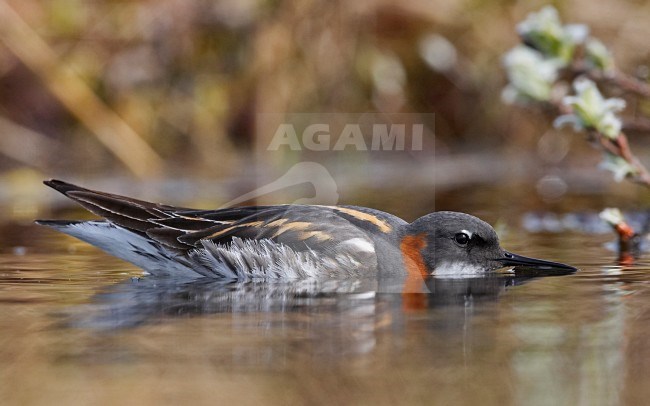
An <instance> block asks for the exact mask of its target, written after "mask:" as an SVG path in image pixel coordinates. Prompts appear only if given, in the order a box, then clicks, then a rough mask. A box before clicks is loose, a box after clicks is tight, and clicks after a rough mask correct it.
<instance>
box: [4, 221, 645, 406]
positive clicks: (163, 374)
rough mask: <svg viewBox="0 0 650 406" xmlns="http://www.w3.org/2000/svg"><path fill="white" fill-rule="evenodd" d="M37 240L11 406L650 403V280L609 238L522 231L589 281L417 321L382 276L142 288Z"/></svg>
mask: <svg viewBox="0 0 650 406" xmlns="http://www.w3.org/2000/svg"><path fill="white" fill-rule="evenodd" d="M7 231H10V230H7ZM21 233H24V234H25V235H27V236H28V237H26V238H24V239H23V240H22V241H21V242H20V243H21V246H23V247H24V249H22V250H15V249H14V248H15V247H11V246H9V245H6V246H4V247H3V251H2V252H3V253H2V255H0V306H1V307H2V309H1V310H0V328H1V331H2V335H1V336H0V337H1V338H0V382H1V383H0V399H2V400H3V404H53V403H55V404H91V403H92V404H94V403H104V404H123V403H124V404H161V403H181V402H182V403H191V402H194V403H200V404H204V403H205V404H207V403H210V404H215V403H217V404H220V403H225V402H231V403H233V404H235V403H236V404H252V403H257V404H287V403H289V404H292V403H293V404H306V403H308V404H312V403H316V404H395V403H400V404H467V403H476V404H528V405H530V404H572V405H573V404H589V405H593V404H618V403H625V404H642V403H643V401H645V399H647V398H648V396H650V389H649V388H648V385H647V384H645V382H647V378H648V377H649V376H650V374H649V373H650V344H649V343H648V339H647V337H648V336H650V327H649V326H650V323H649V321H650V284H649V283H648V281H649V277H648V275H649V274H650V267H648V266H647V264H644V263H642V264H640V265H637V266H635V267H633V268H631V269H625V270H621V269H620V268H618V267H616V266H615V265H614V262H613V261H614V260H613V258H614V257H615V255H614V253H612V252H609V251H607V250H606V249H605V248H603V245H602V244H603V243H604V242H606V241H607V236H592V235H586V234H574V235H551V236H549V235H546V236H540V235H526V234H519V233H518V237H519V238H518V239H517V240H514V239H512V240H509V239H506V241H504V246H506V247H507V248H508V249H512V250H513V251H515V252H521V253H522V254H526V255H530V256H537V257H541V258H550V259H555V260H558V261H562V262H567V263H571V264H574V265H578V266H580V267H583V269H582V270H581V271H580V272H578V273H576V274H574V275H567V276H557V277H544V278H536V279H514V278H508V277H505V278H498V279H489V280H486V281H482V282H481V281H479V282H476V281H475V282H473V283H471V284H467V283H465V282H463V281H441V280H437V281H434V282H435V283H434V284H433V285H429V286H430V288H432V289H433V290H435V294H433V295H427V296H426V297H424V301H423V303H424V304H425V305H424V306H423V308H420V309H417V308H413V307H408V306H404V303H405V298H404V297H403V296H402V295H401V294H399V293H396V292H394V291H392V288H391V286H392V285H391V284H390V283H388V284H385V285H382V287H381V288H378V285H377V283H376V282H374V281H354V282H350V281H347V282H338V283H335V282H332V281H329V282H326V283H314V282H305V283H286V284H282V283H280V284H255V283H248V284H224V283H220V282H215V281H195V282H192V283H183V284H179V283H173V282H169V281H167V282H165V281H155V280H151V279H147V278H143V279H131V278H134V277H137V276H138V275H139V274H140V273H139V271H138V270H137V269H136V268H133V267H131V266H130V265H127V264H124V263H122V262H120V261H118V260H116V259H113V258H110V257H108V256H106V255H104V254H102V253H100V252H98V251H96V250H95V249H93V248H90V247H87V246H85V245H83V244H78V243H76V242H74V241H73V240H72V239H68V238H67V237H58V236H57V237H56V238H54V237H53V236H54V235H55V234H52V233H44V232H43V231H42V230H41V229H36V228H31V227H27V228H26V229H23V230H22V231H21ZM511 238H514V236H512V237H511ZM572 247H580V249H579V250H575V249H573V248H572ZM464 283H465V284H464ZM470 292H471V295H470V294H469V293H470Z"/></svg>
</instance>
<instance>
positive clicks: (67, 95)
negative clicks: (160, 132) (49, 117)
mask: <svg viewBox="0 0 650 406" xmlns="http://www.w3.org/2000/svg"><path fill="white" fill-rule="evenodd" d="M0 40H2V42H4V44H5V45H6V46H7V47H8V48H9V49H10V50H11V51H12V52H13V53H14V54H15V55H16V56H17V57H18V58H19V59H20V60H21V61H22V62H23V63H24V64H25V65H26V66H27V67H28V68H29V69H31V70H32V71H33V72H34V73H35V74H36V75H37V76H38V77H39V78H40V79H41V80H42V81H43V83H44V84H45V85H46V87H47V88H48V89H49V90H50V91H51V92H52V94H53V95H54V96H55V97H56V98H57V99H58V100H59V101H60V102H61V103H62V104H63V105H64V106H65V107H66V108H67V109H68V110H69V111H70V112H71V113H72V114H73V115H74V116H75V117H77V118H78V119H79V121H81V122H82V123H83V124H84V126H86V128H88V130H90V132H91V133H92V134H94V135H95V137H97V139H98V140H99V141H100V142H101V143H102V144H104V145H105V146H106V147H107V148H108V149H109V150H110V151H111V152H112V153H113V154H115V156H116V157H117V158H118V159H120V160H121V161H122V162H123V163H124V164H125V165H126V166H127V167H128V168H129V169H130V170H131V171H132V172H133V173H134V174H135V175H137V176H140V177H143V178H145V177H150V176H155V175H156V174H158V173H160V171H161V169H162V160H161V158H160V157H159V156H158V154H157V153H156V152H155V151H154V150H153V149H152V148H151V146H150V145H149V144H147V142H146V141H145V140H143V139H142V137H140V135H138V134H137V133H136V132H135V131H134V130H133V129H132V128H131V127H130V126H129V125H128V124H127V123H126V122H125V121H124V120H122V119H121V118H120V117H119V116H118V115H117V114H116V113H115V112H114V111H112V110H111V109H110V108H109V107H108V106H107V105H106V104H105V103H104V102H103V101H102V100H101V99H100V98H99V97H98V96H97V95H96V94H95V93H93V91H92V90H91V89H90V88H89V87H88V85H87V84H85V83H84V82H83V81H82V80H81V79H80V78H79V76H78V75H77V74H76V73H75V72H73V71H72V70H71V69H70V68H69V67H66V66H64V65H63V64H62V63H61V62H60V61H59V60H58V57H57V55H56V54H55V52H54V51H53V50H52V49H51V48H50V47H49V46H48V45H47V43H45V41H43V40H42V39H41V37H40V36H39V35H38V33H36V32H35V31H34V30H33V29H32V28H30V27H29V26H28V25H27V23H26V22H25V21H24V20H23V19H22V18H21V17H20V16H19V15H18V14H17V13H16V12H15V11H14V10H13V9H12V8H11V6H10V5H9V4H7V3H6V2H5V1H4V0H0Z"/></svg>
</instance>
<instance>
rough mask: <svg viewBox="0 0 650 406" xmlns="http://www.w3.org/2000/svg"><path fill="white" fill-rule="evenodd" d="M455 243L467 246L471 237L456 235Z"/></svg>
mask: <svg viewBox="0 0 650 406" xmlns="http://www.w3.org/2000/svg"><path fill="white" fill-rule="evenodd" d="M454 241H456V242H457V243H458V244H459V245H467V243H468V242H469V235H467V234H465V233H456V235H455V236H454Z"/></svg>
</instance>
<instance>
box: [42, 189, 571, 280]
mask: <svg viewBox="0 0 650 406" xmlns="http://www.w3.org/2000/svg"><path fill="white" fill-rule="evenodd" d="M44 183H45V184H46V185H47V186H50V187H52V188H54V189H55V190H57V191H59V192H61V193H62V194H64V195H65V196H67V197H69V198H70V199H72V200H74V201H76V202H77V203H79V204H81V206H83V207H84V208H86V209H88V210H89V211H91V212H93V213H94V214H96V215H99V216H101V217H103V220H97V221H74V220H37V223H38V224H42V225H47V226H50V227H52V228H54V229H56V230H58V231H60V232H63V233H66V234H69V235H71V236H74V237H77V238H79V239H81V240H83V241H86V242H88V243H90V244H92V245H94V246H97V247H98V248H100V249H102V250H104V251H105V252H107V253H109V254H111V255H114V256H116V257H118V258H121V259H122V260H125V261H127V262H130V263H133V264H135V265H136V266H138V267H140V268H142V269H144V270H145V271H146V272H148V273H150V274H153V275H169V276H190V277H199V276H207V277H214V278H231V279H239V280H247V279H256V278H307V277H319V278H321V277H348V276H356V277H362V276H368V275H376V276H378V277H390V276H399V275H411V276H414V275H415V276H418V277H427V276H429V275H441V274H454V275H459V274H483V273H485V272H491V271H494V270H497V269H500V268H504V267H525V268H533V269H539V270H545V269H558V270H564V271H567V270H569V271H574V270H576V268H574V267H572V266H569V265H565V264H562V263H558V262H551V261H545V260H539V259H534V258H527V257H524V256H521V255H516V254H513V253H510V252H508V251H506V250H504V249H503V248H501V246H500V245H499V238H498V236H497V233H496V232H495V231H494V229H493V228H492V227H491V226H490V225H489V224H488V223H486V222H484V221H483V220H481V219H479V218H477V217H474V216H472V215H469V214H465V213H459V212H451V211H439V212H433V213H431V214H427V215H425V216H423V217H420V218H419V219H417V220H415V221H413V222H412V223H408V222H406V221H404V220H402V219H401V218H399V217H397V216H394V215H392V214H389V213H385V212H382V211H380V210H375V209H371V208H366V207H360V206H318V205H275V206H252V207H233V208H225V209H217V210H195V209H188V208H181V207H173V206H168V205H163V204H156V203H150V202H145V201H142V200H137V199H133V198H129V197H124V196H119V195H115V194H110V193H105V192H98V191H94V190H90V189H86V188H82V187H80V186H76V185H72V184H70V183H66V182H63V181H60V180H47V181H45V182H44Z"/></svg>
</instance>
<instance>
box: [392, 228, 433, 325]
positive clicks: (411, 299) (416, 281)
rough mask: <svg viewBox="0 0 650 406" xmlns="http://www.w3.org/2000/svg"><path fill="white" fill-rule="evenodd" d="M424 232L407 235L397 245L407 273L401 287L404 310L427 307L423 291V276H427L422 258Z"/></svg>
mask: <svg viewBox="0 0 650 406" xmlns="http://www.w3.org/2000/svg"><path fill="white" fill-rule="evenodd" d="M424 237H425V236H424V234H418V235H408V236H406V237H404V238H403V239H402V242H401V243H400V245H399V248H400V251H402V258H403V259H404V268H406V271H407V273H408V275H407V276H406V280H405V281H404V286H403V287H402V309H403V310H404V311H405V312H413V311H420V310H423V309H426V308H427V304H428V296H427V295H426V294H424V293H422V292H423V278H426V277H427V276H429V273H428V272H427V267H426V265H425V264H424V258H422V250H423V249H424V248H425V247H426V246H427V241H426V240H425V238H424Z"/></svg>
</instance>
